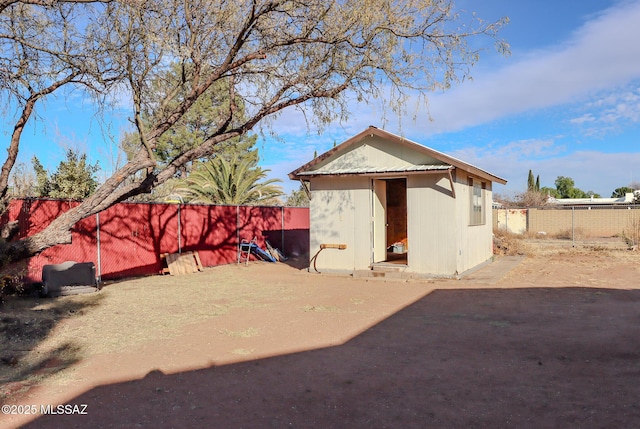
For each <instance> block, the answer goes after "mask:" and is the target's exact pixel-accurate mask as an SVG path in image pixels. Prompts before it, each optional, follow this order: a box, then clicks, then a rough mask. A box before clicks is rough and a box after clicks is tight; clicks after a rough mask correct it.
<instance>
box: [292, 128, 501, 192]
mask: <svg viewBox="0 0 640 429" xmlns="http://www.w3.org/2000/svg"><path fill="white" fill-rule="evenodd" d="M373 136H377V137H380V138H382V139H385V140H388V141H390V142H393V143H396V144H400V145H403V146H405V147H407V148H409V149H411V150H413V151H415V152H417V153H420V154H423V155H427V156H429V157H431V158H433V159H435V160H437V161H438V162H440V163H439V164H436V163H434V164H413V165H407V164H404V165H385V166H363V167H355V166H351V167H348V168H344V167H343V168H334V169H331V170H325V169H322V168H321V167H322V165H323V164H324V163H325V161H328V160H329V159H336V158H338V157H340V156H341V154H342V153H343V152H345V151H347V149H349V148H350V147H352V146H354V145H356V144H359V143H360V142H362V141H363V140H364V139H366V138H367V137H373ZM453 169H461V170H463V171H466V172H468V173H470V174H473V175H475V176H478V177H480V178H483V179H486V180H490V181H492V182H496V183H500V184H503V185H504V184H506V183H507V181H506V180H505V179H503V178H501V177H498V176H496V175H494V174H491V173H489V172H487V171H485V170H483V169H481V168H478V167H476V166H474V165H471V164H469V163H466V162H464V161H461V160H459V159H457V158H454V157H452V156H449V155H446V154H444V153H442V152H439V151H437V150H435V149H431V148H429V147H426V146H423V145H421V144H419V143H416V142H413V141H411V140H407V139H405V138H404V137H400V136H398V135H395V134H393V133H390V132H388V131H385V130H382V129H379V128H376V127H374V126H370V127H369V128H367V129H365V130H364V131H362V132H360V133H359V134H357V135H355V136H353V137H351V138H350V139H348V140H346V141H345V142H343V143H341V144H340V145H338V146H336V147H334V148H333V149H331V150H329V151H328V152H325V153H323V154H322V155H319V156H318V157H316V158H315V159H313V160H312V161H310V162H308V163H306V164H304V165H303V166H301V167H299V168H298V169H296V170H294V171H292V172H291V173H289V178H290V179H293V180H300V179H305V178H311V177H318V176H323V177H329V176H341V175H378V174H402V173H438V172H442V173H444V172H446V171H450V170H453Z"/></svg>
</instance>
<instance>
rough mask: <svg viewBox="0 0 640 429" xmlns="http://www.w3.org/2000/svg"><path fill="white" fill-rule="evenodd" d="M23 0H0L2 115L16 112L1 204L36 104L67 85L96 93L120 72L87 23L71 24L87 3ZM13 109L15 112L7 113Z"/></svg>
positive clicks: (0, 180) (1, 173) (0, 181)
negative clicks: (20, 0)
mask: <svg viewBox="0 0 640 429" xmlns="http://www.w3.org/2000/svg"><path fill="white" fill-rule="evenodd" d="M26 3H28V2H2V3H0V101H1V102H2V105H3V111H4V113H5V115H6V116H9V117H12V116H13V117H14V118H15V125H14V128H13V132H12V134H11V139H10V142H9V146H8V149H7V153H8V155H7V158H6V160H5V162H4V163H3V165H2V168H1V169H0V206H4V205H6V202H7V201H6V200H7V191H8V184H9V176H10V173H11V170H12V169H13V166H14V165H15V162H16V159H17V157H18V151H19V147H20V139H21V136H22V132H23V131H24V128H25V126H26V124H27V122H28V121H29V120H30V119H31V118H32V116H33V114H34V112H35V108H36V104H37V103H39V102H41V101H42V100H43V99H45V98H46V97H47V96H48V95H50V94H52V93H54V92H55V91H58V90H60V89H61V88H64V87H66V86H71V85H79V86H82V87H83V88H84V89H86V90H89V91H90V92H92V93H93V95H98V94H100V93H102V92H104V91H105V89H106V86H107V84H108V83H109V82H115V81H117V78H118V75H119V74H121V72H119V71H118V70H114V69H112V68H111V67H110V65H109V63H108V57H107V56H106V55H105V54H106V53H107V52H106V51H104V49H102V48H101V47H100V45H99V44H98V43H97V41H96V38H95V35H94V32H93V31H92V30H91V29H90V28H89V27H88V26H87V27H85V28H84V29H83V30H80V29H78V28H76V27H75V26H76V25H82V24H81V21H82V19H83V17H86V15H87V13H88V10H87V7H83V8H79V7H78V6H77V5H74V4H72V3H69V4H67V3H66V2H54V1H49V2H35V1H34V2H31V3H34V4H37V3H46V4H49V5H50V6H47V7H36V6H32V5H29V4H26ZM101 49H102V51H101ZM11 110H13V113H14V114H13V115H9V113H10V111H11Z"/></svg>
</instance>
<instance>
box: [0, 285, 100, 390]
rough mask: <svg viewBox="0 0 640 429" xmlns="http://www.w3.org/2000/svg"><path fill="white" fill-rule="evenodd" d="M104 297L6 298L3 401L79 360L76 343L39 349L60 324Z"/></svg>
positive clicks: (0, 314)
mask: <svg viewBox="0 0 640 429" xmlns="http://www.w3.org/2000/svg"><path fill="white" fill-rule="evenodd" d="M102 298H103V296H102V295H101V294H98V293H93V294H88V295H86V296H83V297H79V298H76V297H63V298H41V297H38V294H37V293H36V292H35V291H34V292H32V293H31V295H12V296H8V297H6V301H5V302H4V303H3V304H0V345H1V347H0V402H2V401H3V400H4V399H5V398H6V397H10V396H11V395H13V394H15V393H17V392H21V391H24V390H26V389H28V388H29V387H30V386H32V385H35V384H37V383H38V382H41V381H42V380H43V379H45V378H48V377H50V376H53V375H55V373H56V372H58V371H59V370H60V369H63V368H67V367H69V366H71V365H73V364H75V363H77V362H78V361H79V359H80V358H79V356H80V354H81V350H80V347H79V346H78V345H77V344H76V343H75V342H73V341H69V342H65V343H64V344H60V345H58V346H56V347H55V348H52V349H48V350H37V349H38V346H39V345H40V343H42V342H43V341H45V340H46V339H47V337H48V336H49V334H50V333H51V332H52V331H53V330H54V329H55V327H56V326H57V325H58V323H60V322H61V321H62V320H64V319H70V318H74V317H78V316H80V315H82V314H83V313H84V312H85V311H87V310H89V309H90V308H91V307H93V306H97V305H99V304H100V301H101V300H102Z"/></svg>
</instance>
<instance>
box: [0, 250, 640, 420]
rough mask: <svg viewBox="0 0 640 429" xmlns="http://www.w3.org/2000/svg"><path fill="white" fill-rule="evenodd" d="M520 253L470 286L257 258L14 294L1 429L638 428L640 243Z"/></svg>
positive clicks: (473, 278) (2, 339)
mask: <svg viewBox="0 0 640 429" xmlns="http://www.w3.org/2000/svg"><path fill="white" fill-rule="evenodd" d="M521 246H522V249H523V250H522V251H521V252H519V253H525V254H526V256H520V257H515V258H514V257H510V256H499V257H496V261H495V262H494V263H493V264H490V265H488V266H487V267H485V268H483V269H481V270H479V271H477V272H475V273H472V274H470V275H469V276H468V277H466V278H464V279H463V280H387V281H384V280H380V279H371V280H367V279H357V278H350V277H341V276H333V275H326V274H322V275H320V274H314V273H307V272H306V271H303V270H300V269H298V268H296V267H292V266H289V265H285V264H280V263H279V264H269V263H258V262H254V263H250V264H249V265H248V266H245V265H240V266H237V265H229V266H221V267H215V268H209V269H206V270H205V271H204V272H201V273H196V274H190V275H184V276H156V277H148V278H141V279H133V280H127V281H121V282H117V283H111V284H108V285H106V286H105V287H104V288H103V289H102V291H100V292H98V293H95V294H91V295H78V296H70V297H62V298H56V299H40V298H10V299H9V300H8V301H7V302H6V303H5V304H4V305H3V306H2V307H0V359H1V361H0V403H1V404H2V412H3V413H0V427H2V428H5V427H6V428H9V427H18V426H20V425H23V426H24V427H29V428H31V427H33V428H61V427H64V428H74V427H78V428H85V427H87V428H88V427H91V428H93V427H100V428H135V427H142V428H146V427H149V428H172V427H173V428H200V427H211V428H268V427H273V428H280V427H298V428H316V427H318V428H345V427H349V428H370V427H376V428H424V427H438V428H461V427H465V428H501V427H517V428H527V427H530V428H540V427H581V428H591V427H593V428H596V427H597V428H604V427H607V428H608V427H640V399H639V398H640V282H639V280H638V279H639V278H640V252H634V251H628V250H625V249H623V248H620V247H618V248H616V246H604V245H599V244H593V245H586V246H585V245H583V246H579V247H577V248H573V247H571V243H569V244H567V242H566V241H565V242H558V243H556V242H552V241H550V240H549V241H545V242H539V243H534V242H523V243H521ZM501 267H502V268H504V267H506V268H510V269H509V270H506V269H501ZM58 405H61V406H60V407H58Z"/></svg>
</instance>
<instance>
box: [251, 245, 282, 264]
mask: <svg viewBox="0 0 640 429" xmlns="http://www.w3.org/2000/svg"><path fill="white" fill-rule="evenodd" d="M251 253H252V254H254V255H255V256H256V257H258V258H260V259H262V260H263V261H267V262H276V260H275V258H274V257H273V256H271V255H270V254H269V253H267V252H265V251H264V250H262V249H261V248H260V247H259V246H258V245H257V244H255V243H251Z"/></svg>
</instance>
